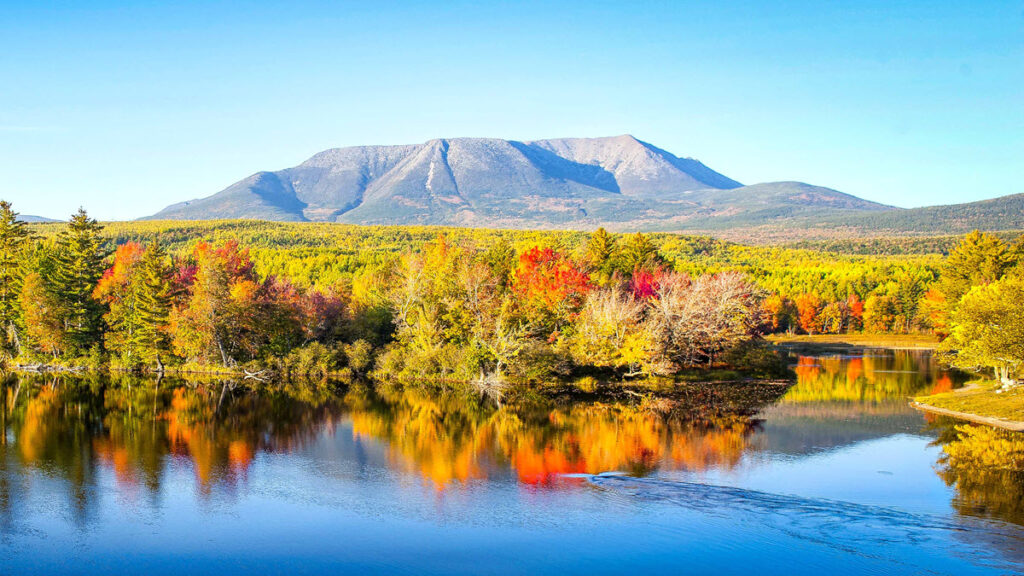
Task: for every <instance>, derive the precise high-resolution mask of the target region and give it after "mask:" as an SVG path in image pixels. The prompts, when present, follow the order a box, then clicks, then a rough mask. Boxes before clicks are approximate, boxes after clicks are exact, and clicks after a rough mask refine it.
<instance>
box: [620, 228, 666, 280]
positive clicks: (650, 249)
mask: <svg viewBox="0 0 1024 576" xmlns="http://www.w3.org/2000/svg"><path fill="white" fill-rule="evenodd" d="M619 258H620V259H621V264H620V268H621V269H622V270H624V271H625V272H627V273H628V272H631V271H633V270H635V269H637V268H647V267H652V266H657V265H658V264H659V263H660V261H661V256H660V255H659V254H658V247H657V246H655V245H654V242H651V239H650V237H649V236H647V235H645V234H643V233H641V232H637V233H636V234H633V235H632V236H630V237H629V238H628V239H627V240H626V242H625V244H624V245H623V246H622V250H621V252H620V254H619Z"/></svg>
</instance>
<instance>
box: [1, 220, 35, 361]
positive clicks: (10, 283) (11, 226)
mask: <svg viewBox="0 0 1024 576" xmlns="http://www.w3.org/2000/svg"><path fill="white" fill-rule="evenodd" d="M29 238H30V235H29V231H28V229H27V227H26V225H25V223H24V222H22V221H21V220H19V219H18V214H17V212H14V210H12V209H11V203H10V202H7V201H6V200H0V344H2V345H3V346H2V347H3V348H6V347H7V346H8V345H13V346H14V347H15V348H16V349H17V348H19V347H20V341H19V338H18V327H19V325H20V324H21V317H20V316H21V315H20V310H19V306H18V299H19V296H20V294H21V282H22V267H21V257H22V252H23V250H24V248H25V246H26V245H27V244H28V241H29Z"/></svg>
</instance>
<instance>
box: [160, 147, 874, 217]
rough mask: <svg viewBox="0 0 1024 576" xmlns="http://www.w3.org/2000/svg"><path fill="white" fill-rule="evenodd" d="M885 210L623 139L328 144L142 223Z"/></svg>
mask: <svg viewBox="0 0 1024 576" xmlns="http://www.w3.org/2000/svg"><path fill="white" fill-rule="evenodd" d="M886 210H893V208H891V207H889V206H884V205H881V204H876V203H874V202H868V201H866V200H862V199H859V198H856V197H854V196H850V195H847V194H843V193H841V192H837V191H835V190H831V189H828V188H821V187H817V186H811V185H808V184H802V183H799V182H775V183H766V184H756V185H753V186H742V185H741V184H740V183H739V182H737V181H735V180H733V179H731V178H728V177H726V176H724V175H722V174H720V173H718V172H716V171H714V170H712V169H711V168H708V167H707V166H705V165H704V164H702V163H700V162H699V161H697V160H694V159H691V158H679V157H677V156H675V155H673V154H671V153H669V152H667V151H665V150H662V149H661V148H658V147H656V146H653V145H651V144H648V143H646V142H643V141H640V140H637V139H636V138H634V137H632V136H628V135H625V136H616V137H610V138H565V139H556V140H537V141H531V142H519V141H512V140H499V139H491V138H453V139H439V140H431V141H429V142H426V143H423V144H419V145H408V146H357V147H351V148H337V149H332V150H327V151H324V152H321V153H319V154H317V155H315V156H313V157H312V158H310V159H309V160H307V161H305V162H303V163H302V164H300V165H298V166H296V167H294V168H287V169H285V170H280V171H277V172H259V173H257V174H253V175H252V176H249V177H248V178H245V179H244V180H241V181H239V182H236V183H235V184H232V185H231V186H229V187H227V188H226V189H224V190H222V191H221V192H218V193H216V194H214V195H212V196H209V197H206V198H202V199H198V200H191V201H188V202H182V203H179V204H174V205H171V206H168V207H167V208H165V209H164V210H161V211H160V212H158V213H157V214H155V215H153V216H151V217H150V219H229V218H254V219H265V220H281V221H323V222H346V223H357V224H445V225H456V226H482V227H508V228H557V227H572V228H588V227H594V226H598V225H606V226H609V227H612V228H615V229H669V228H690V227H694V226H696V225H699V226H701V227H707V226H708V225H709V224H712V223H713V224H715V225H716V226H717V225H718V224H722V225H735V224H737V223H742V222H746V223H750V222H758V221H761V220H764V219H779V218H791V217H794V216H801V215H804V216H806V215H815V214H836V213H852V212H856V213H860V212H876V211H886Z"/></svg>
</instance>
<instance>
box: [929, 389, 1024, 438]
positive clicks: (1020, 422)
mask: <svg viewBox="0 0 1024 576" xmlns="http://www.w3.org/2000/svg"><path fill="white" fill-rule="evenodd" d="M997 389H998V387H997V385H996V383H995V382H991V381H983V382H975V383H972V384H971V385H969V386H967V387H965V388H961V389H960V390H954V391H952V392H944V393H942V394H933V395H930V396H918V397H916V398H914V399H913V401H912V402H911V403H910V405H911V406H913V407H914V408H915V409H917V410H922V411H924V412H931V413H933V414H940V415H942V416H950V417H953V418H958V419H960V420H966V421H968V422H974V423H977V424H984V425H986V426H995V427H997V428H1003V429H1005V430H1012V431H1015V432H1024V388H1019V387H1018V388H1016V389H1013V390H1007V391H1004V392H1000V393H997V392H996V390H997Z"/></svg>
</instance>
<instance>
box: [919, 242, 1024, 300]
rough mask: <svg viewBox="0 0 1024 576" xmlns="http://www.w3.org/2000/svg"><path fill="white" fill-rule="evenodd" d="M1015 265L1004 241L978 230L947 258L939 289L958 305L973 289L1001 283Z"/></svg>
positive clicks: (947, 298)
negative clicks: (998, 281) (997, 281)
mask: <svg viewBox="0 0 1024 576" xmlns="http://www.w3.org/2000/svg"><path fill="white" fill-rule="evenodd" d="M1013 264H1014V253H1013V252H1012V251H1011V250H1009V249H1008V248H1007V246H1006V244H1005V243H1003V241H1002V240H1000V239H999V238H996V237H995V236H993V235H991V234H985V233H984V232H979V231H977V230H975V231H974V232H971V233H970V234H968V235H967V236H965V237H964V239H963V240H961V241H960V244H959V245H958V246H957V247H956V248H955V249H953V251H952V252H950V253H949V256H947V257H946V262H945V264H944V265H943V266H942V270H941V272H940V280H939V285H938V289H939V291H940V292H942V295H943V296H945V298H946V302H948V303H950V305H951V306H955V305H956V303H957V302H959V301H960V298H961V297H962V296H963V295H964V294H966V293H967V292H968V290H970V289H971V287H972V286H978V285H979V284H988V283H990V282H995V281H996V280H999V279H1000V278H1002V277H1003V275H1004V274H1006V272H1007V270H1009V269H1010V267H1012V266H1013Z"/></svg>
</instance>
